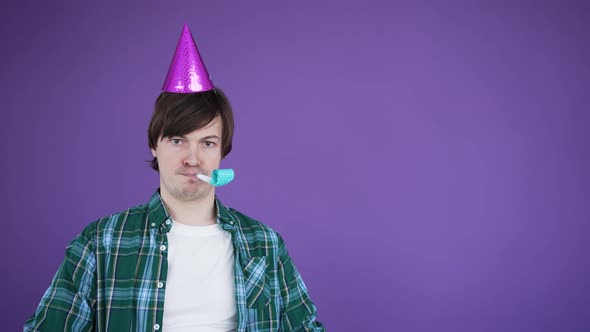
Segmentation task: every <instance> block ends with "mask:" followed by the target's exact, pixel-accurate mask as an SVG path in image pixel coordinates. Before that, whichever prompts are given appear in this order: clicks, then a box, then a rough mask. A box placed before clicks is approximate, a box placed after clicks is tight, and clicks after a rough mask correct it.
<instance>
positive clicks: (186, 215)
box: [160, 190, 216, 226]
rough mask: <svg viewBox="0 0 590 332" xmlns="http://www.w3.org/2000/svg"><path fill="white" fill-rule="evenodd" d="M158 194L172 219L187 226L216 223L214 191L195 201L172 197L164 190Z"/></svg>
mask: <svg viewBox="0 0 590 332" xmlns="http://www.w3.org/2000/svg"><path fill="white" fill-rule="evenodd" d="M160 195H161V196H162V201H163V202H164V205H165V206H166V209H167V210H168V213H169V214H170V217H172V219H174V221H176V222H179V223H181V224H185V225H189V226H208V225H213V224H215V223H216V220H215V219H216V216H215V194H214V193H212V194H211V195H207V196H206V197H204V198H202V199H200V200H195V201H180V200H177V199H174V198H173V197H172V196H170V195H169V194H168V193H167V192H166V191H164V190H161V191H160Z"/></svg>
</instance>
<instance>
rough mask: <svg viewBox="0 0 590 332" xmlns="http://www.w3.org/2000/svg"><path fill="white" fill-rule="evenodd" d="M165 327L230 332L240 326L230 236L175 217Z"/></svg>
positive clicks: (170, 239) (216, 227) (177, 330)
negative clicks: (238, 323) (180, 220)
mask: <svg viewBox="0 0 590 332" xmlns="http://www.w3.org/2000/svg"><path fill="white" fill-rule="evenodd" d="M166 279H167V280H166V285H165V286H166V294H165V298H164V318H163V326H162V330H163V331H166V332H185V331H191V332H192V331H199V332H221V331H223V332H228V331H235V329H236V324H237V312H236V296H235V284H234V252H233V245H232V241H231V234H230V233H229V232H226V231H224V230H222V229H221V228H220V226H219V225H218V224H215V225H211V226H188V225H184V224H181V223H178V222H175V221H173V223H172V228H171V229H170V231H169V232H168V275H167V278H166Z"/></svg>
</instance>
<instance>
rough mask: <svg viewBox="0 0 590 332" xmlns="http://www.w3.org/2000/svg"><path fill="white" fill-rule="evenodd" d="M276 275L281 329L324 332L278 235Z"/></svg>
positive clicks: (303, 284) (299, 276)
mask: <svg viewBox="0 0 590 332" xmlns="http://www.w3.org/2000/svg"><path fill="white" fill-rule="evenodd" d="M278 277H279V284H280V292H281V300H282V306H281V323H280V324H281V331H310V332H311V331H313V332H325V331H326V330H325V327H324V326H323V325H322V323H320V322H319V321H317V320H316V312H317V309H316V306H315V304H313V302H312V301H311V299H310V297H309V294H308V292H307V288H306V287H305V283H304V282H303V279H302V278H301V275H300V274H299V272H298V271H297V268H296V267H295V264H293V261H292V260H291V257H289V253H288V252H287V248H286V247H285V243H284V241H283V239H282V237H280V236H279V260H278Z"/></svg>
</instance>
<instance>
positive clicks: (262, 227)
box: [227, 207, 282, 244]
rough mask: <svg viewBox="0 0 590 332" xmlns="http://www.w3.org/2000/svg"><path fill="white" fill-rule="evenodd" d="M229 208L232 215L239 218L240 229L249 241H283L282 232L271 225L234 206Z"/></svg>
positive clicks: (276, 242)
mask: <svg viewBox="0 0 590 332" xmlns="http://www.w3.org/2000/svg"><path fill="white" fill-rule="evenodd" d="M227 209H228V210H229V212H230V213H231V214H232V216H233V217H234V218H235V219H237V222H238V225H239V227H240V230H241V231H242V233H243V234H244V236H245V237H246V239H247V240H248V241H250V242H252V241H265V242H267V243H275V244H278V242H279V241H282V238H281V236H280V234H279V233H278V232H277V231H276V230H275V229H274V228H272V227H270V226H269V225H267V224H265V223H263V222H261V221H259V220H257V219H254V218H253V217H250V216H248V215H246V214H244V213H243V212H241V211H238V210H236V209H234V208H231V207H228V208H227Z"/></svg>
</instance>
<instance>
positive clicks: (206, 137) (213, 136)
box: [201, 135, 221, 141]
mask: <svg viewBox="0 0 590 332" xmlns="http://www.w3.org/2000/svg"><path fill="white" fill-rule="evenodd" d="M212 138H217V139H218V140H221V138H219V136H217V135H209V136H205V137H203V138H201V141H204V140H206V139H212Z"/></svg>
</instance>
